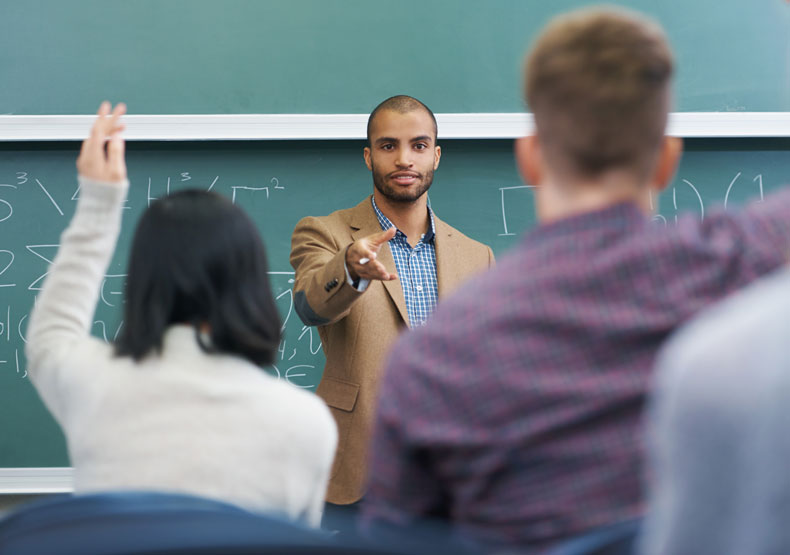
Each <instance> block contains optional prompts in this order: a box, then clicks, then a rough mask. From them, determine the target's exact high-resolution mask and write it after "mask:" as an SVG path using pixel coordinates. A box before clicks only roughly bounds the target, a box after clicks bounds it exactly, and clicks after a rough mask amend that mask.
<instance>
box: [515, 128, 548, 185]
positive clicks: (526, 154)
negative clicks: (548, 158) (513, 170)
mask: <svg viewBox="0 0 790 555" xmlns="http://www.w3.org/2000/svg"><path fill="white" fill-rule="evenodd" d="M513 149H514V151H515V156H516V165H517V166H518V172H519V174H521V179H523V180H524V182H525V183H527V184H528V185H540V182H541V180H542V179H543V153H542V152H541V149H540V142H539V141H538V137H537V136H536V135H529V136H527V137H520V138H518V139H516V142H515V143H514V145H513Z"/></svg>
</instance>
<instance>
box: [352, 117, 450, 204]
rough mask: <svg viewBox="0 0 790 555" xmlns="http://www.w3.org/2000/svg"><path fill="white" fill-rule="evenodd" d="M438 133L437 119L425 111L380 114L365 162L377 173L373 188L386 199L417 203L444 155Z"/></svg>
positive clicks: (427, 187) (372, 127)
mask: <svg viewBox="0 0 790 555" xmlns="http://www.w3.org/2000/svg"><path fill="white" fill-rule="evenodd" d="M434 133H435V132H434V125H433V119H432V118H431V116H430V115H429V114H428V113H427V112H425V111H424V110H413V111H411V112H406V113H405V114H401V113H399V112H395V111H393V110H382V111H380V112H379V113H378V114H376V117H375V118H374V120H373V122H372V125H371V129H370V146H369V147H365V163H366V164H367V166H368V169H369V170H370V171H371V172H373V185H374V186H375V187H376V190H377V191H378V192H379V193H380V194H381V195H383V196H384V197H385V198H386V199H388V200H390V201H393V202H402V203H408V202H414V201H416V200H417V199H419V198H420V197H422V196H423V195H424V194H425V192H426V191H427V190H428V189H429V188H430V186H431V183H432V182H433V171H434V170H435V169H436V168H438V167H439V158H440V157H441V153H442V152H441V149H440V148H439V147H438V146H436V136H435V134H434Z"/></svg>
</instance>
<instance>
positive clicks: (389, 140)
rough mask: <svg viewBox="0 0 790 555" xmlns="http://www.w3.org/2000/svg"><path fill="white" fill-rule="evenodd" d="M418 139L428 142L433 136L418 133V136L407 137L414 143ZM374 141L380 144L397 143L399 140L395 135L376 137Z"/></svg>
mask: <svg viewBox="0 0 790 555" xmlns="http://www.w3.org/2000/svg"><path fill="white" fill-rule="evenodd" d="M419 141H428V142H430V141H433V137H432V136H430V135H420V136H419V137H414V138H412V139H409V142H410V143H416V142H419ZM375 142H376V144H381V143H399V142H400V140H399V139H396V138H395V137H379V138H378V139H376V141H375Z"/></svg>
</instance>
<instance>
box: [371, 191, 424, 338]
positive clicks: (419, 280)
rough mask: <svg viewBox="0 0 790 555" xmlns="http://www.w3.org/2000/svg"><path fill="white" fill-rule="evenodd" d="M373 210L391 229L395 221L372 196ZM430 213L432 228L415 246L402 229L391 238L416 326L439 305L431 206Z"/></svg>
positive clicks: (408, 304)
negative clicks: (410, 242)
mask: <svg viewBox="0 0 790 555" xmlns="http://www.w3.org/2000/svg"><path fill="white" fill-rule="evenodd" d="M370 200H371V202H372V203H373V210H375V211H376V218H378V220H379V224H380V225H381V229H382V230H387V229H389V228H391V227H392V226H393V225H394V224H393V223H392V222H391V221H390V220H389V218H387V216H385V215H384V214H382V213H381V210H379V207H378V206H376V201H375V199H374V198H373V197H372V196H371V197H370ZM428 216H429V218H430V221H431V227H430V229H429V230H428V233H424V234H423V235H422V236H421V237H420V240H419V242H418V243H417V244H416V245H415V246H414V248H412V247H411V245H409V242H408V241H407V239H406V234H405V233H403V232H402V231H400V230H398V231H397V232H396V233H395V237H393V238H392V239H390V241H389V245H390V250H391V251H392V257H393V258H394V259H395V269H396V270H397V271H398V279H399V280H400V284H401V288H403V296H404V298H405V299H406V310H407V311H408V314H409V325H410V326H411V327H413V328H416V327H418V326H422V325H423V324H424V323H425V320H427V319H428V316H430V314H431V312H433V309H434V308H436V299H437V298H438V296H439V294H438V290H439V285H438V284H439V282H438V281H437V280H436V246H435V244H434V238H435V237H436V228H435V226H434V223H433V212H432V211H431V208H430V206H429V207H428Z"/></svg>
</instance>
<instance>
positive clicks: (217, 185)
mask: <svg viewBox="0 0 790 555" xmlns="http://www.w3.org/2000/svg"><path fill="white" fill-rule="evenodd" d="M3 181H4V182H3V183H0V317H2V318H0V320H2V321H0V376H6V377H7V376H8V375H9V374H12V375H13V376H16V377H18V378H20V379H26V378H27V371H26V359H25V355H24V345H25V343H26V341H27V339H26V337H25V331H26V325H27V319H28V316H29V312H30V309H31V308H32V307H33V306H34V303H35V299H36V295H37V294H38V292H39V291H41V287H42V285H43V282H44V279H45V278H46V276H47V274H48V272H49V268H50V267H51V265H52V264H53V261H54V260H55V256H56V254H57V252H58V248H59V243H58V241H59V236H60V233H61V232H62V231H63V229H65V227H66V225H67V224H68V222H69V220H70V218H71V215H72V214H73V212H74V209H75V206H76V202H77V201H78V199H79V193H80V191H79V187H78V186H77V185H71V184H70V185H69V187H68V188H65V189H64V187H63V186H62V184H60V183H50V182H49V181H48V180H47V179H45V178H43V177H41V176H37V175H35V174H34V173H33V172H29V171H18V172H13V174H12V179H8V178H7V177H5V179H3ZM75 181H76V180H75ZM130 181H131V183H130V189H129V195H128V198H127V200H126V201H125V203H124V205H123V209H124V211H125V212H124V224H123V229H122V232H121V238H120V240H119V248H118V252H117V253H116V256H115V261H114V263H113V264H112V265H111V268H110V269H109V270H108V272H107V273H106V274H105V276H104V279H103V280H102V283H101V286H100V288H99V298H98V300H97V308H96V314H95V317H94V321H93V325H92V328H91V334H92V335H93V336H94V337H96V338H98V339H100V340H103V341H106V342H113V341H114V340H115V339H116V338H117V337H118V335H119V333H120V331H121V329H122V328H123V319H122V313H123V302H124V301H123V292H124V288H125V281H126V273H125V272H124V271H123V267H124V266H125V263H126V260H125V258H126V253H125V248H124V247H123V246H122V244H128V242H129V240H130V236H131V234H132V232H133V224H134V221H135V219H136V218H135V216H139V214H140V213H141V212H142V211H143V210H144V209H145V208H146V207H148V206H150V204H151V203H152V202H154V201H155V200H156V199H157V198H160V197H162V196H165V195H167V194H169V193H171V192H173V191H175V190H176V189H177V188H187V187H189V188H196V187H197V188H204V189H205V190H208V191H217V192H219V193H220V194H224V195H226V196H227V197H229V198H230V200H231V202H233V203H234V204H239V205H240V206H243V207H244V208H245V210H246V211H247V212H248V214H250V216H252V217H253V219H254V220H255V219H256V218H255V216H256V212H257V211H258V210H257V209H258V204H259V203H260V202H264V203H265V202H275V201H277V200H279V198H280V197H281V196H282V195H285V194H287V190H288V188H287V184H286V183H282V182H281V180H280V178H278V177H275V176H271V177H267V178H266V179H265V181H263V182H262V183H261V182H258V183H244V184H240V183H238V182H230V181H228V182H227V183H225V182H223V179H222V178H221V176H220V175H212V176H206V175H201V176H197V175H195V174H194V173H193V172H190V171H183V172H178V173H177V174H176V175H175V176H169V177H164V178H155V177H145V178H143V179H136V180H130ZM141 182H142V183H141ZM141 185H142V186H141ZM126 211H129V212H126ZM17 220H18V221H17ZM9 226H12V227H9ZM13 226H15V227H13ZM9 229H11V232H10V233H9V232H8V230H9ZM11 237H13V241H12V240H10V238H11ZM33 238H45V239H46V240H45V241H40V242H38V241H30V239H33ZM20 239H22V240H21V241H20ZM53 239H54V240H53ZM122 251H124V252H122ZM280 258H281V257H276V258H275V257H272V256H271V251H270V253H269V262H270V264H276V265H277V266H278V267H280V268H283V269H282V271H279V270H278V271H271V272H269V277H270V283H271V286H272V288H273V292H274V295H275V299H276V304H277V307H278V310H279V312H280V317H281V321H282V340H281V341H280V345H279V347H278V349H277V352H276V354H275V362H274V364H272V365H270V366H269V367H267V368H266V369H265V370H266V371H267V372H269V373H270V374H271V375H273V376H276V377H278V378H279V379H282V380H285V381H287V382H289V383H291V384H293V385H295V386H297V387H301V388H305V389H314V388H315V387H316V386H317V385H318V381H319V379H320V374H321V372H322V371H323V365H324V358H323V351H322V345H321V340H320V338H319V336H318V333H317V331H316V330H315V328H310V327H307V326H305V325H303V324H302V322H301V321H300V320H299V318H298V317H297V316H296V313H295V312H294V307H293V293H292V289H291V288H292V286H293V271H292V270H290V268H289V267H288V262H287V258H286V259H285V260H284V261H283V260H281V259H280ZM286 268H287V269H286Z"/></svg>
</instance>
